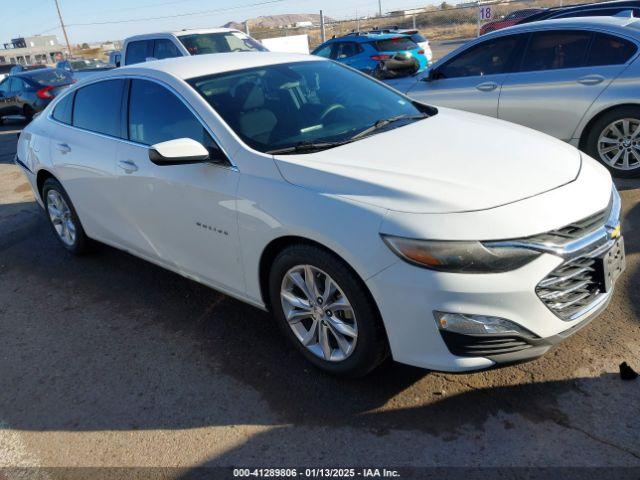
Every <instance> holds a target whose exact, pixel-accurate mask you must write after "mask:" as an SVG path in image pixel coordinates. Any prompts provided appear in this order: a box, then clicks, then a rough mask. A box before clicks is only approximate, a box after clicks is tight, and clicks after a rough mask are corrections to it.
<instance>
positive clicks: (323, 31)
mask: <svg viewBox="0 0 640 480" xmlns="http://www.w3.org/2000/svg"><path fill="white" fill-rule="evenodd" d="M326 39H327V34H326V32H325V29H324V13H323V12H322V10H320V40H322V43H324V42H325V40H326Z"/></svg>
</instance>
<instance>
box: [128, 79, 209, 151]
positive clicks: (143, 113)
mask: <svg viewBox="0 0 640 480" xmlns="http://www.w3.org/2000/svg"><path fill="white" fill-rule="evenodd" d="M177 138H192V139H194V140H197V141H198V142H200V143H202V144H203V145H204V146H206V147H211V146H213V140H212V139H211V136H210V135H209V134H208V133H207V131H206V130H205V129H204V127H203V126H202V124H201V123H200V121H198V119H197V118H196V117H195V116H194V114H193V113H192V112H191V110H189V108H187V106H186V105H185V104H184V103H182V101H181V100H180V99H179V98H178V97H176V96H175V95H174V94H173V93H171V92H170V91H169V90H167V89H166V88H164V87H163V86H161V85H158V84H157V83H154V82H147V81H145V80H132V81H131V93H130V97H129V139H130V140H131V141H134V142H138V143H142V144H145V145H154V144H156V143H160V142H166V141H167V140H175V139H177Z"/></svg>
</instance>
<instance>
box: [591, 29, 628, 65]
mask: <svg viewBox="0 0 640 480" xmlns="http://www.w3.org/2000/svg"><path fill="white" fill-rule="evenodd" d="M637 50H638V47H636V45H635V44H634V43H633V42H630V41H629V40H625V39H623V38H620V37H616V36H614V35H608V34H606V33H596V34H595V37H594V39H593V43H592V44H591V52H590V53H589V59H588V60H587V65H589V66H597V65H622V64H623V63H626V62H627V61H628V60H629V59H630V58H631V57H633V55H635V53H636V51H637Z"/></svg>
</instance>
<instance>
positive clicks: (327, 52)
mask: <svg viewBox="0 0 640 480" xmlns="http://www.w3.org/2000/svg"><path fill="white" fill-rule="evenodd" d="M332 46H333V44H331V45H326V46H324V47H322V48H321V49H320V50H316V51H315V52H314V55H317V56H319V57H324V58H330V57H331V47H332Z"/></svg>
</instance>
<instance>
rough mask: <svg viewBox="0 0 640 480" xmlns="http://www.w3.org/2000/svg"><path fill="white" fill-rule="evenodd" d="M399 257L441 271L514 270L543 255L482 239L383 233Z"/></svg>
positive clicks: (496, 271) (483, 271)
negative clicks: (453, 239) (496, 244)
mask: <svg viewBox="0 0 640 480" xmlns="http://www.w3.org/2000/svg"><path fill="white" fill-rule="evenodd" d="M382 239H383V240H384V242H385V243H386V244H387V245H388V246H389V248H390V249H391V250H392V251H393V252H394V253H395V254H396V255H398V256H399V257H400V258H402V259H403V260H406V261H407V262H409V263H413V264H415V265H418V266H420V267H425V268H429V269H431V270H438V271H441V272H457V273H498V272H508V271H510V270H515V269H516V268H520V267H522V266H523V265H526V264H527V263H529V262H530V261H532V260H533V259H535V258H537V257H538V256H539V255H540V252H536V251H534V250H529V249H526V248H518V247H497V246H496V247H488V246H486V245H483V244H482V243H480V242H461V241H437V240H415V239H411V238H403V237H394V236H391V235H382Z"/></svg>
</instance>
